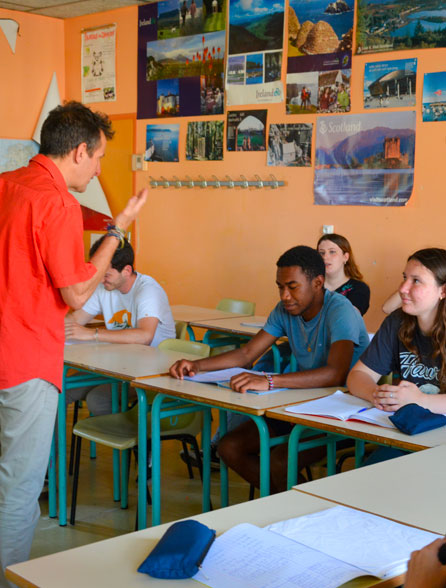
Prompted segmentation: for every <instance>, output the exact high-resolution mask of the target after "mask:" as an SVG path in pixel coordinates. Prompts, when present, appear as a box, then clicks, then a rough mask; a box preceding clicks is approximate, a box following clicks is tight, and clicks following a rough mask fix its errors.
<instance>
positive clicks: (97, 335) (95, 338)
mask: <svg viewBox="0 0 446 588" xmlns="http://www.w3.org/2000/svg"><path fill="white" fill-rule="evenodd" d="M94 340H95V342H96V343H99V329H96V330H95V332H94Z"/></svg>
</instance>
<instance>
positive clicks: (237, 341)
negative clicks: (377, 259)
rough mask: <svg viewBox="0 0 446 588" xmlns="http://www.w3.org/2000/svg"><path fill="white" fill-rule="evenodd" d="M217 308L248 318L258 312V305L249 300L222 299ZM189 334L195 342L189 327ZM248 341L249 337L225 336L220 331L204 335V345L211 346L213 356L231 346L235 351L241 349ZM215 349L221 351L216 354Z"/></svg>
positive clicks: (207, 332) (210, 331)
mask: <svg viewBox="0 0 446 588" xmlns="http://www.w3.org/2000/svg"><path fill="white" fill-rule="evenodd" d="M216 308H217V310H222V311H223V312H234V313H240V314H243V315H246V316H253V315H254V314H255V311H256V303H255V302H249V301H248V300H236V299H235V298H222V299H221V300H220V302H219V303H218V304H217V306H216ZM188 333H189V337H190V338H191V340H195V335H194V332H193V330H192V328H191V327H188ZM248 340H249V337H245V336H243V335H225V334H224V333H220V332H219V331H212V330H209V331H206V333H205V334H204V337H203V340H202V343H206V344H207V345H209V347H210V348H211V355H216V354H217V353H221V352H222V351H223V350H222V349H219V348H221V347H227V346H230V348H232V349H234V348H236V347H240V345H241V344H242V343H243V342H244V341H248ZM214 349H219V351H217V352H214V351H213V350H214ZM224 351H229V349H225V350H224Z"/></svg>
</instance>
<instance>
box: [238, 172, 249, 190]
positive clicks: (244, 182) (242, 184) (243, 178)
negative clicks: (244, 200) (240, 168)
mask: <svg viewBox="0 0 446 588" xmlns="http://www.w3.org/2000/svg"><path fill="white" fill-rule="evenodd" d="M240 179H241V180H242V183H241V184H240V188H243V189H244V190H246V188H249V183H248V180H247V179H246V178H245V176H242V174H240Z"/></svg>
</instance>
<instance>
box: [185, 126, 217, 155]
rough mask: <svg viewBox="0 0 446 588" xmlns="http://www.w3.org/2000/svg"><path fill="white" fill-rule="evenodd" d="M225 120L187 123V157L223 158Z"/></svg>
mask: <svg viewBox="0 0 446 588" xmlns="http://www.w3.org/2000/svg"><path fill="white" fill-rule="evenodd" d="M223 127H224V122H223V121H206V122H200V121H199V122H190V123H188V124H187V137H186V159H190V160H192V161H218V160H222V159H223Z"/></svg>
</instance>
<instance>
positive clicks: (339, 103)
mask: <svg viewBox="0 0 446 588" xmlns="http://www.w3.org/2000/svg"><path fill="white" fill-rule="evenodd" d="M318 111H319V112H349V111H350V70H348V69H344V70H336V71H324V72H320V73H319V104H318Z"/></svg>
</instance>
